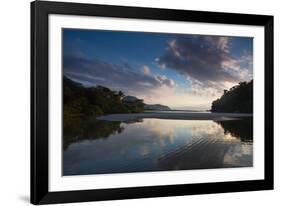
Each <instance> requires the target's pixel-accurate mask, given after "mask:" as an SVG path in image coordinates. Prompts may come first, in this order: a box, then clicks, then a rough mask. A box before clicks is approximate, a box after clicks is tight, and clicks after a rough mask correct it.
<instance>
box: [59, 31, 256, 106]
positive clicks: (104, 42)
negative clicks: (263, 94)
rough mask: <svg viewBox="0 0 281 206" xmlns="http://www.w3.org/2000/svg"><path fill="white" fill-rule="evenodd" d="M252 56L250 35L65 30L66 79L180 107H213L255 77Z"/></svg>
mask: <svg viewBox="0 0 281 206" xmlns="http://www.w3.org/2000/svg"><path fill="white" fill-rule="evenodd" d="M252 56H253V39H252V38H249V37H221V36H202V35H192V34H190V35H189V34H164V33H148V32H147V33H145V32H123V31H100V30H81V29H64V30H63V73H64V75H66V76H68V77H69V78H71V79H73V80H75V81H78V82H80V83H82V84H84V85H85V86H96V85H102V86H106V87H109V88H110V89H113V90H122V91H123V92H124V93H125V94H126V95H133V96H136V97H138V98H142V99H144V102H146V103H151V104H156V103H160V104H164V105H168V106H170V107H172V108H177V109H209V108H210V106H211V102H212V101H213V100H214V99H216V98H218V97H219V96H220V95H221V94H222V92H223V90H224V89H229V88H230V87H231V86H233V85H235V84H237V83H238V82H240V81H248V80H250V79H252V73H253V71H252V70H253V68H252V67H253V64H252V59H253V58H252Z"/></svg>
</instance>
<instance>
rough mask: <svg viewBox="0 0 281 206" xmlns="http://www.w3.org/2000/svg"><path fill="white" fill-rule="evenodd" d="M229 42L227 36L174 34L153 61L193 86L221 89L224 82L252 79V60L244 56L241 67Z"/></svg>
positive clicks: (232, 82)
mask: <svg viewBox="0 0 281 206" xmlns="http://www.w3.org/2000/svg"><path fill="white" fill-rule="evenodd" d="M230 41H231V37H219V36H198V35H191V36H183V35H177V36H175V38H174V39H173V40H171V41H170V42H168V44H167V48H166V50H165V52H164V53H163V55H161V56H160V57H158V58H156V59H155V61H156V63H157V65H158V66H159V67H160V68H169V69H172V70H174V71H176V72H178V73H179V74H181V75H183V76H185V77H186V78H187V79H188V80H189V81H190V82H191V84H192V85H195V86H197V89H198V87H200V86H201V87H202V89H203V88H207V87H210V88H213V90H222V89H224V88H225V85H230V84H232V85H233V84H236V83H238V82H239V81H244V80H248V79H250V78H252V77H251V74H252V67H251V66H250V64H251V62H252V60H251V59H250V57H249V56H246V55H244V57H243V58H241V60H243V61H244V66H245V67H242V66H241V65H243V64H241V62H240V61H241V60H237V59H235V58H233V57H232V56H231V54H230ZM214 92H215V91H214Z"/></svg>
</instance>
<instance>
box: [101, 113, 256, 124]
mask: <svg viewBox="0 0 281 206" xmlns="http://www.w3.org/2000/svg"><path fill="white" fill-rule="evenodd" d="M243 117H253V114H245V113H198V112H190V113H183V112H176V113H161V112H148V113H130V114H108V115H103V116H99V117H97V118H96V119H97V120H104V121H118V122H126V121H137V120H140V119H144V118H151V119H174V120H214V121H227V120H239V119H240V118H243Z"/></svg>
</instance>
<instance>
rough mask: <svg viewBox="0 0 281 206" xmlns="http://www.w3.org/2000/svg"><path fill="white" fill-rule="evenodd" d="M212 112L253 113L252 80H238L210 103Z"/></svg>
mask: <svg viewBox="0 0 281 206" xmlns="http://www.w3.org/2000/svg"><path fill="white" fill-rule="evenodd" d="M211 111H212V112H236V113H253V80H251V81H250V82H240V83H239V84H238V85H236V86H234V87H232V88H231V89H230V90H224V94H223V95H222V96H221V97H220V98H219V99H217V100H215V101H213V103H212V108H211Z"/></svg>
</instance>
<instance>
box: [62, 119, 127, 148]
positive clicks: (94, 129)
mask: <svg viewBox="0 0 281 206" xmlns="http://www.w3.org/2000/svg"><path fill="white" fill-rule="evenodd" d="M120 124H121V122H110V121H98V120H96V119H95V118H86V117H68V118H64V122H63V148H64V149H67V147H68V146H69V145H70V144H72V143H74V142H79V141H82V140H85V139H87V140H93V139H98V138H107V137H108V136H110V135H111V134H115V133H118V134H119V133H121V132H122V131H123V128H122V127H121V126H120Z"/></svg>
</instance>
